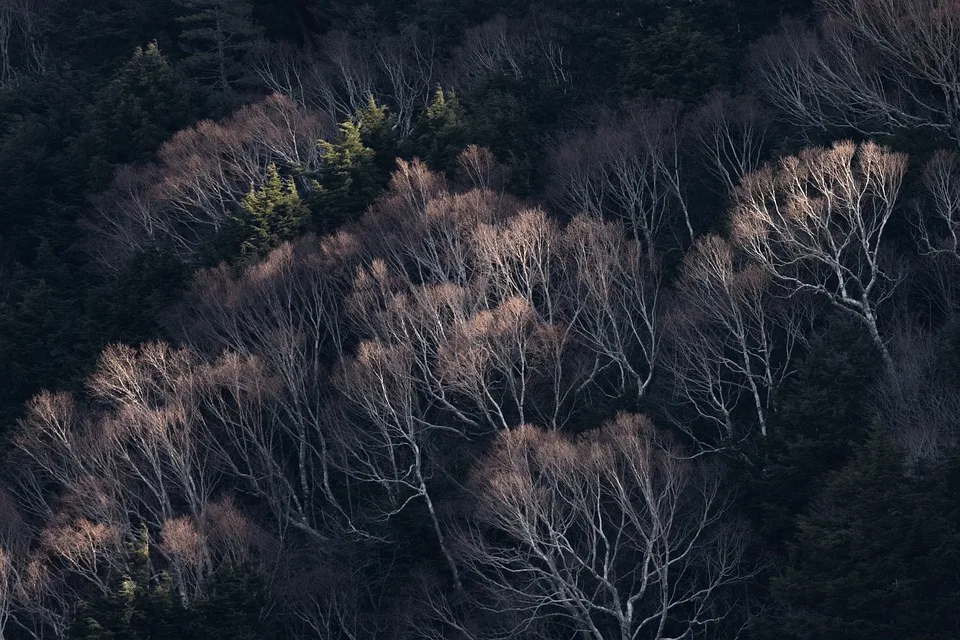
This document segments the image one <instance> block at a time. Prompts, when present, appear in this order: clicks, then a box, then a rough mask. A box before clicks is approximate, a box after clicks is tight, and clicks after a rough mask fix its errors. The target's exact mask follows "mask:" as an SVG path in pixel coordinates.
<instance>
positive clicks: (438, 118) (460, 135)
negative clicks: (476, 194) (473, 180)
mask: <svg viewBox="0 0 960 640" xmlns="http://www.w3.org/2000/svg"><path fill="white" fill-rule="evenodd" d="M465 118H466V115H465V113H464V110H463V107H462V106H461V105H460V99H459V98H458V97H457V94H456V93H454V92H453V91H449V92H445V91H444V90H443V88H441V87H437V90H436V92H435V93H434V94H433V99H432V100H431V101H430V105H429V106H428V107H427V110H426V111H425V112H424V113H423V116H422V117H421V118H420V120H419V122H418V123H417V126H416V128H415V130H414V132H413V136H412V144H411V149H410V155H416V156H419V157H420V158H422V159H423V160H425V161H426V162H427V164H429V165H430V166H431V167H433V168H434V169H437V170H440V171H444V170H450V169H452V168H453V167H455V166H456V158H457V155H458V154H459V153H460V152H461V151H463V149H464V147H466V146H467V144H469V142H470V141H469V140H468V139H467V129H466V126H465Z"/></svg>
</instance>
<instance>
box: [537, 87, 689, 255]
mask: <svg viewBox="0 0 960 640" xmlns="http://www.w3.org/2000/svg"><path fill="white" fill-rule="evenodd" d="M679 129H680V112H679V108H678V107H677V106H676V105H672V104H669V103H662V104H659V105H655V106H652V107H645V106H640V107H635V108H633V109H631V110H630V111H629V112H628V113H627V114H626V115H625V116H623V117H621V118H617V119H614V120H613V121H612V122H610V123H605V124H603V125H601V126H600V127H599V128H598V129H597V130H596V131H594V132H590V133H587V134H583V135H580V136H577V137H575V138H573V139H572V140H570V141H568V142H565V143H564V144H563V145H562V146H561V147H560V148H559V149H558V151H557V153H556V154H555V157H554V164H555V166H556V169H557V172H556V176H555V182H556V185H555V188H554V190H555V191H556V192H557V196H556V197H557V200H558V201H559V202H560V203H561V205H562V206H564V207H565V208H566V209H567V210H568V211H570V212H571V213H573V214H581V213H584V214H589V215H595V216H601V215H605V214H609V215H616V216H620V217H622V218H623V219H624V220H625V221H626V222H627V224H628V225H629V226H630V229H631V230H632V231H633V233H634V235H635V236H636V237H637V238H638V239H639V240H641V241H642V242H644V249H645V250H646V251H647V252H648V255H650V256H653V255H655V254H659V253H661V252H662V251H663V250H664V247H662V246H661V244H660V243H661V242H662V240H663V238H662V236H663V234H664V232H666V231H669V230H671V227H672V226H674V225H683V227H684V229H685V231H686V232H687V233H686V235H687V236H688V238H687V239H688V240H689V241H692V240H693V235H694V234H693V228H692V226H691V222H690V216H689V211H688V209H687V199H686V194H685V189H684V183H683V177H682V167H681V162H680V160H681V158H680V147H679V144H680V137H679V136H680V131H679Z"/></svg>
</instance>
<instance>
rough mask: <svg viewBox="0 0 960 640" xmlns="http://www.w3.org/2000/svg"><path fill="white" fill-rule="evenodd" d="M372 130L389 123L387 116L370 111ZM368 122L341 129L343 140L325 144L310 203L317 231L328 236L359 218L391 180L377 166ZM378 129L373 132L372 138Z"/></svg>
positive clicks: (346, 124)
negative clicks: (366, 127) (367, 133)
mask: <svg viewBox="0 0 960 640" xmlns="http://www.w3.org/2000/svg"><path fill="white" fill-rule="evenodd" d="M364 117H366V118H367V119H368V120H369V122H370V126H371V127H374V126H376V125H377V124H378V123H379V124H380V125H381V126H382V125H383V124H385V123H386V114H385V113H383V114H382V119H381V114H380V112H379V111H378V110H372V111H370V110H368V115H366V116H364ZM363 126H364V120H363V118H361V119H359V121H358V122H351V121H347V122H344V123H342V124H341V125H340V139H339V140H336V141H333V142H330V141H327V140H321V141H320V142H319V143H318V144H319V145H320V153H321V155H322V156H323V166H322V167H321V169H320V171H319V172H318V173H317V175H316V176H315V179H314V185H313V186H314V193H313V195H312V197H311V199H310V210H311V211H312V212H313V221H314V227H315V228H316V230H317V231H319V232H321V233H322V232H328V231H331V230H333V229H336V228H337V227H339V226H340V225H342V224H344V223H346V222H349V221H351V220H354V219H356V218H358V217H359V216H360V215H361V214H362V213H363V212H364V211H365V210H366V208H367V207H368V206H369V205H370V204H372V203H373V201H374V199H376V197H377V195H379V193H380V191H381V189H382V188H383V185H384V184H385V182H386V179H387V176H385V175H383V173H384V172H383V171H382V170H380V169H379V168H378V166H377V162H376V153H375V152H374V150H373V149H371V148H370V147H368V146H367V145H366V144H365V143H364V139H363V132H362V129H363ZM374 131H376V129H372V130H371V134H373V132H374Z"/></svg>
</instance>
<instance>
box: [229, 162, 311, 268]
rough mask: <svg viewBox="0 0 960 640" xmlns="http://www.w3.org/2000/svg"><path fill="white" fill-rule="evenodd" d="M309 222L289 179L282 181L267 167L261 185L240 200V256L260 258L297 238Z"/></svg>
mask: <svg viewBox="0 0 960 640" xmlns="http://www.w3.org/2000/svg"><path fill="white" fill-rule="evenodd" d="M309 218H310V210H309V209H308V208H307V206H306V205H305V204H304V203H303V201H301V200H300V194H299V193H298V192H297V185H296V184H295V183H294V181H293V178H282V177H281V176H280V172H279V170H278V169H277V166H276V165H274V164H271V165H270V166H268V167H267V177H266V180H265V181H264V183H263V185H261V186H260V187H259V188H251V189H250V193H249V194H247V196H246V197H245V198H244V199H243V214H242V215H241V217H240V218H239V220H238V222H239V223H240V225H241V229H242V231H241V233H242V234H243V236H244V240H243V241H242V242H241V244H240V252H241V253H242V254H244V255H260V256H262V255H264V254H266V253H268V252H269V251H270V250H271V249H273V248H274V247H276V246H277V245H279V244H281V243H282V242H285V241H287V240H292V239H294V238H296V237H297V236H298V235H299V234H301V233H302V232H303V230H304V229H305V228H306V225H307V223H308V222H309Z"/></svg>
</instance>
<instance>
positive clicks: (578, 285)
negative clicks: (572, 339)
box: [563, 216, 663, 396]
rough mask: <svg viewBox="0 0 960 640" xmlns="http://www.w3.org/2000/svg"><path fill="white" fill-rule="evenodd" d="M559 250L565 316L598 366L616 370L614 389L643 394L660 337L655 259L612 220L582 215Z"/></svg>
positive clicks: (658, 276)
mask: <svg viewBox="0 0 960 640" xmlns="http://www.w3.org/2000/svg"><path fill="white" fill-rule="evenodd" d="M563 251H564V253H565V257H566V259H567V265H568V269H569V270H570V273H569V275H568V280H567V282H566V283H565V284H566V287H568V288H569V289H568V293H567V296H568V300H569V301H571V302H572V304H571V305H569V308H568V311H567V312H566V318H567V319H568V321H569V322H570V323H571V326H572V327H573V330H574V332H575V333H576V334H577V335H578V336H579V338H580V340H582V341H583V343H584V344H586V345H587V346H588V347H589V348H590V349H591V350H592V351H593V353H594V354H595V355H596V357H597V358H598V359H599V361H600V366H601V367H602V368H607V367H613V368H615V369H616V371H617V377H618V378H619V393H626V391H627V389H628V388H630V389H634V390H635V391H636V393H637V395H638V396H642V395H644V394H645V393H646V391H647V389H648V387H649V386H650V384H651V382H652V381H653V375H654V371H655V368H656V366H657V364H658V361H659V359H660V344H661V340H662V335H661V315H662V304H663V301H662V291H661V288H662V287H661V284H662V283H661V274H660V267H659V265H658V264H657V262H656V259H655V258H654V259H650V258H649V257H648V256H647V255H644V251H643V250H642V249H641V247H640V245H639V243H637V242H636V241H635V240H631V239H629V238H628V237H627V236H626V234H625V233H624V231H623V229H622V228H621V227H620V226H619V225H617V224H616V223H612V222H603V221H600V220H596V219H593V218H589V217H586V216H580V217H577V218H575V219H574V220H573V221H571V222H570V224H569V225H567V228H566V230H565V234H564V249H563ZM588 380H591V381H592V377H591V378H588ZM581 388H582V387H581Z"/></svg>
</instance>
